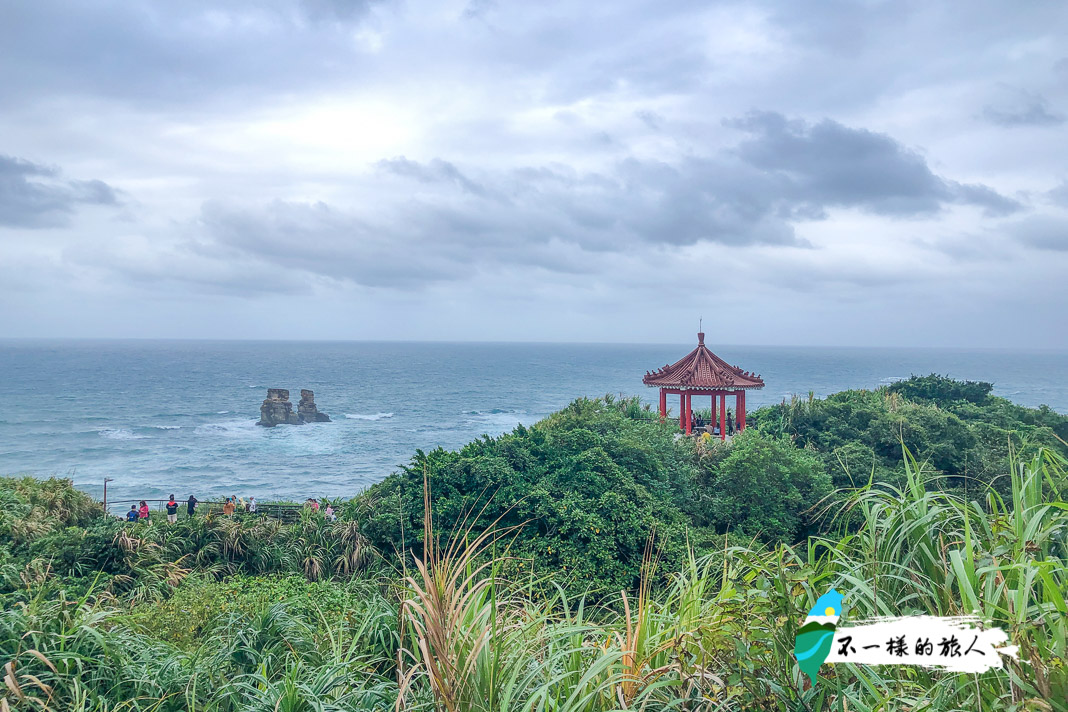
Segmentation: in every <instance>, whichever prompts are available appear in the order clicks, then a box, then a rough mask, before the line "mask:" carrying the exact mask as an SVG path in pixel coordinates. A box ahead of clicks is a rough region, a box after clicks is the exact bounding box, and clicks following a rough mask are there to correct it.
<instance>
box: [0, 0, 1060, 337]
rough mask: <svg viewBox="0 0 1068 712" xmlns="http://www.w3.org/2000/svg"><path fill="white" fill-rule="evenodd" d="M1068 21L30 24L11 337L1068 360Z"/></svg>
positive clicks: (577, 13)
mask: <svg viewBox="0 0 1068 712" xmlns="http://www.w3.org/2000/svg"><path fill="white" fill-rule="evenodd" d="M1066 38H1068V4H1065V3H1059V2H1037V1H1035V2H1030V1H1027V0H1021V1H1020V2H1014V3H1007V2H968V3H963V4H962V3H932V2H927V1H922V0H917V1H915V2H912V1H909V0H894V1H892V2H841V3H838V2H820V3H798V2H794V1H792V0H784V1H783V2H780V3H768V2H737V3H726V2H725V3H717V2H708V1H705V2H667V1H665V0H660V1H658V2H637V1H630V0H619V1H617V2H612V3H590V2H581V3H580V2H564V3H552V2H535V3H532V2H513V1H512V0H458V1H455V2H454V1H451V0H439V1H438V2H422V1H421V0H354V1H349V0H271V1H269V2H265V1H263V0H260V1H258V2H250V3H247V4H243V3H241V2H227V3H218V2H197V1H196V0H183V1H182V2H172V1H169V0H160V1H159V2H133V1H131V0H114V1H113V2H107V1H101V2H85V3H67V2H53V1H52V0H35V1H34V2H14V1H12V2H4V3H2V5H0V280H2V284H3V289H2V290H0V336H78V337H90V336H107V337H190V338H193V337H198V338H199V337H206V338H292V339H301V338H308V339H455V340H538V341H616V342H644V341H653V342H676V343H677V342H687V341H690V340H692V338H693V336H692V332H694V331H696V326H697V319H698V317H704V321H705V330H706V331H707V332H709V334H710V336H709V340H710V341H711V342H712V343H725V344H826V345H892V344H898V345H910V346H911V345H931V346H990V347H997V346H1021V345H1025V346H1035V347H1052V348H1068V310H1066V307H1068V286H1066V282H1065V275H1066V272H1068V39H1066Z"/></svg>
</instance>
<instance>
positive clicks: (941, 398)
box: [887, 373, 994, 406]
mask: <svg viewBox="0 0 1068 712" xmlns="http://www.w3.org/2000/svg"><path fill="white" fill-rule="evenodd" d="M887 390H888V391H889V392H891V393H900V394H901V395H903V396H904V397H906V398H908V399H909V400H914V401H929V402H932V403H937V404H939V405H943V406H945V405H949V404H951V403H955V402H958V401H967V402H969V403H976V404H980V405H981V404H983V403H985V402H986V400H987V398H988V397H989V396H990V391H992V390H994V385H993V384H992V383H985V382H983V381H957V380H954V379H952V378H950V377H949V376H939V375H938V374H935V373H932V374H931V375H929V376H912V377H911V378H908V379H905V380H903V381H898V382H897V383H893V384H891V385H890V386H888V387H887Z"/></svg>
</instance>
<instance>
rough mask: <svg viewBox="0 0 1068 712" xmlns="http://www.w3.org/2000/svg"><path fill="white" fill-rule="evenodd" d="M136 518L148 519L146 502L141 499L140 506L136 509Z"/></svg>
mask: <svg viewBox="0 0 1068 712" xmlns="http://www.w3.org/2000/svg"><path fill="white" fill-rule="evenodd" d="M137 518H138V519H141V520H144V521H146V522H147V521H148V502H146V501H145V500H143V499H142V500H141V508H140V509H139V510H137Z"/></svg>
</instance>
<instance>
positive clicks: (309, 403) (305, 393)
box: [297, 388, 330, 423]
mask: <svg viewBox="0 0 1068 712" xmlns="http://www.w3.org/2000/svg"><path fill="white" fill-rule="evenodd" d="M297 418H299V419H300V422H302V423H329V422H330V416H329V415H327V414H326V413H320V412H319V409H318V408H316V407H315V394H314V393H312V392H311V391H309V390H308V389H306V388H302V389H301V391H300V403H298V404H297Z"/></svg>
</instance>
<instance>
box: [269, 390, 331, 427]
mask: <svg viewBox="0 0 1068 712" xmlns="http://www.w3.org/2000/svg"><path fill="white" fill-rule="evenodd" d="M329 422H330V416H329V415H327V414H326V413H320V412H319V409H318V408H316V407H315V394H314V393H312V392H311V391H309V390H302V391H301V392H300V403H298V404H297V409H296V411H294V410H293V404H292V403H290V402H289V391H288V390H286V389H285V388H268V389H267V399H266V400H265V401H263V405H261V406H260V422H259V423H257V425H262V426H263V427H265V428H273V427H274V426H276V425H303V424H304V423H329Z"/></svg>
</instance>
